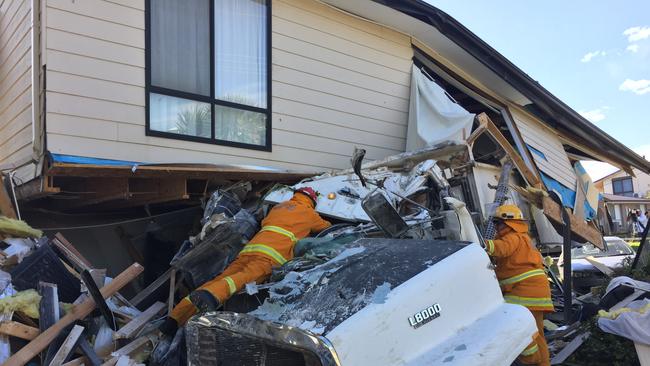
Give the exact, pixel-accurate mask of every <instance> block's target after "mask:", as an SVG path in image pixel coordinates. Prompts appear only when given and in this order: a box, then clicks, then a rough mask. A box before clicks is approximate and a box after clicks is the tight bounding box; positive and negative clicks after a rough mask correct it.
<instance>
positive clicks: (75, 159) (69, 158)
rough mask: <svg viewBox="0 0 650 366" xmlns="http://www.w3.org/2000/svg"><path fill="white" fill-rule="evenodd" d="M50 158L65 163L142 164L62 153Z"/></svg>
mask: <svg viewBox="0 0 650 366" xmlns="http://www.w3.org/2000/svg"><path fill="white" fill-rule="evenodd" d="M51 155H52V160H53V161H54V162H55V163H66V164H87V165H113V166H132V165H144V164H143V163H138V162H135V161H122V160H111V159H99V158H89V157H85V156H75V155H64V154H51Z"/></svg>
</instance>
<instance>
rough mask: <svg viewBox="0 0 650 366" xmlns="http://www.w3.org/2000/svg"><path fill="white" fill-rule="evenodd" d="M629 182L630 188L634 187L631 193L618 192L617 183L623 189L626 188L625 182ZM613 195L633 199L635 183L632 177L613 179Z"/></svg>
mask: <svg viewBox="0 0 650 366" xmlns="http://www.w3.org/2000/svg"><path fill="white" fill-rule="evenodd" d="M627 180H629V181H630V186H631V187H632V190H631V191H620V192H616V189H615V183H620V184H621V188H625V187H624V183H623V182H625V181H627ZM612 193H613V194H615V195H617V196H626V197H633V196H634V181H633V180H632V177H630V176H627V177H620V178H613V179H612Z"/></svg>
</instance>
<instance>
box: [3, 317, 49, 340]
mask: <svg viewBox="0 0 650 366" xmlns="http://www.w3.org/2000/svg"><path fill="white" fill-rule="evenodd" d="M40 333H41V331H40V330H39V329H38V328H34V327H30V326H29V325H25V324H23V323H19V322H14V321H4V322H1V323H0V334H4V335H8V336H10V337H16V338H20V339H25V340H28V341H31V340H32V339H34V338H36V337H37V336H38V335H39V334H40Z"/></svg>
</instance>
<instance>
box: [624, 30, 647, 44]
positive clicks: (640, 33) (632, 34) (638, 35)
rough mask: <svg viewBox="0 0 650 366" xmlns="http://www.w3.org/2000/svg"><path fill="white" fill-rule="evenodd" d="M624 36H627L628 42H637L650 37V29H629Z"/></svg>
mask: <svg viewBox="0 0 650 366" xmlns="http://www.w3.org/2000/svg"><path fill="white" fill-rule="evenodd" d="M623 35H625V36H627V41H628V42H630V43H632V42H637V41H640V40H642V39H646V38H648V37H650V27H648V26H643V27H632V28H628V29H626V30H625V31H624V32H623Z"/></svg>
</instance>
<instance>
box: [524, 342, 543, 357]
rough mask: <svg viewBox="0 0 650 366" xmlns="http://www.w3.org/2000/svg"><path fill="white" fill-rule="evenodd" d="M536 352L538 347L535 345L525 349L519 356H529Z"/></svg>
mask: <svg viewBox="0 0 650 366" xmlns="http://www.w3.org/2000/svg"><path fill="white" fill-rule="evenodd" d="M537 351H539V347H538V346H537V345H536V344H535V345H533V346H531V347H528V348H526V349H525V350H524V351H523V352H522V353H521V355H522V356H530V355H532V354H534V353H535V352H537Z"/></svg>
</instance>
